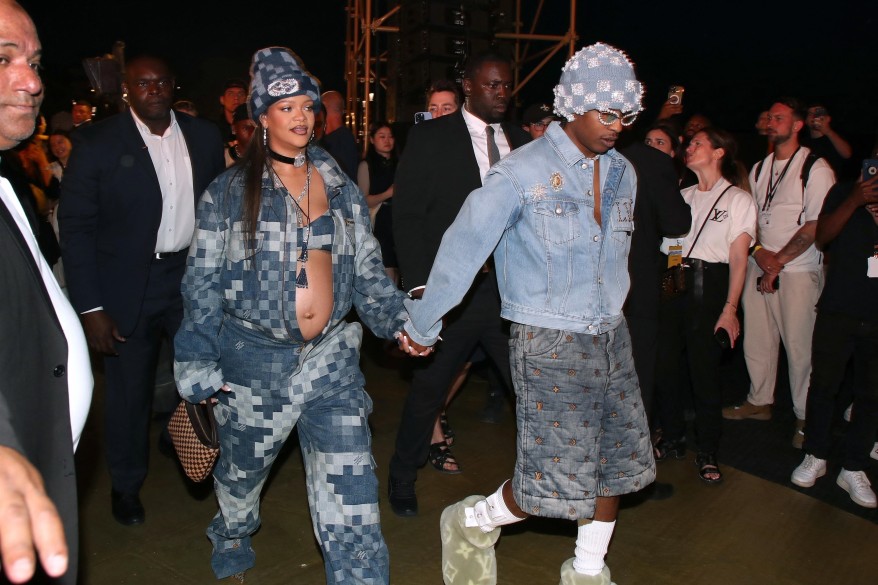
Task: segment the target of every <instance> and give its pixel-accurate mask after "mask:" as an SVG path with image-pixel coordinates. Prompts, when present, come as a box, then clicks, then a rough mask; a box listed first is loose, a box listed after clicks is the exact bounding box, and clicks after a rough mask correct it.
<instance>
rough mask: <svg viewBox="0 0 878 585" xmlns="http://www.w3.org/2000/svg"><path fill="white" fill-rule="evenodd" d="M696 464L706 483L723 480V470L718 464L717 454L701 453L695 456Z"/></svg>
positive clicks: (699, 475)
mask: <svg viewBox="0 0 878 585" xmlns="http://www.w3.org/2000/svg"><path fill="white" fill-rule="evenodd" d="M695 466H696V467H697V468H698V477H700V478H701V480H702V481H704V482H706V483H720V482H721V481H722V480H723V472H722V471H720V470H719V465H717V464H716V455H714V454H713V453H699V454H698V455H697V456H696V457H695Z"/></svg>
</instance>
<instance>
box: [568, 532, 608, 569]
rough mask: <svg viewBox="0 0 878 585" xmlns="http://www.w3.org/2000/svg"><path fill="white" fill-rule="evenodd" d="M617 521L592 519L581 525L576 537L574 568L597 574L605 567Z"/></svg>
mask: <svg viewBox="0 0 878 585" xmlns="http://www.w3.org/2000/svg"><path fill="white" fill-rule="evenodd" d="M615 528H616V521H615V520H613V521H612V522H598V521H596V520H595V521H592V522H589V523H588V524H583V525H582V526H580V527H579V533H578V535H577V537H576V558H575V559H574V560H573V568H574V569H575V570H576V572H577V573H582V574H583V575H597V574H599V573H600V572H601V570H603V568H604V557H605V556H607V548H608V547H609V546H610V538H612V537H613V530H614V529H615Z"/></svg>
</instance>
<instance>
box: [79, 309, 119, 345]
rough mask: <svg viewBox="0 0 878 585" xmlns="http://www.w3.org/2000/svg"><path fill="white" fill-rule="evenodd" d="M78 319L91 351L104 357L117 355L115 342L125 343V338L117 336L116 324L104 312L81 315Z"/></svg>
mask: <svg viewBox="0 0 878 585" xmlns="http://www.w3.org/2000/svg"><path fill="white" fill-rule="evenodd" d="M79 318H80V320H81V321H82V328H83V329H84V330H85V338H86V339H87V340H88V344H89V346H91V348H92V349H94V350H95V351H99V352H101V353H102V354H104V355H119V353H118V352H117V351H116V342H117V341H118V342H119V343H125V338H124V337H122V336H121V335H119V330H118V329H116V323H114V322H113V319H111V318H110V316H109V315H108V314H107V312H106V311H92V312H91V313H83V314H81V315H80V316H79Z"/></svg>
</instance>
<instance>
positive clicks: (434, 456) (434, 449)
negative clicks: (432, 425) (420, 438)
mask: <svg viewBox="0 0 878 585" xmlns="http://www.w3.org/2000/svg"><path fill="white" fill-rule="evenodd" d="M428 459H429V461H430V465H432V466H433V467H435V468H436V471H438V472H440V473H446V474H448V475H457V474H458V473H460V465H459V464H458V463H457V459H455V458H454V453H452V452H451V449H449V448H448V443H446V442H445V441H441V442H439V443H433V444H432V445H430V455H429V456H428ZM449 465H451V466H452V468H451V469H449V468H448V467H447V466H449Z"/></svg>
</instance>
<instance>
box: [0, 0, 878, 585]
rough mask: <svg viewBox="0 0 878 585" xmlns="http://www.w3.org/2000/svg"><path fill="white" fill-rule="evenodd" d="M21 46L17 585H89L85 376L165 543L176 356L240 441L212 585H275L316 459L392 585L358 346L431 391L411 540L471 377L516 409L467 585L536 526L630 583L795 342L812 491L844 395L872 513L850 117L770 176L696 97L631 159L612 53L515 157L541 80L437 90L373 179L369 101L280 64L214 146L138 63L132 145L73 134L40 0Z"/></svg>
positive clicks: (865, 253)
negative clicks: (51, 86)
mask: <svg viewBox="0 0 878 585" xmlns="http://www.w3.org/2000/svg"><path fill="white" fill-rule="evenodd" d="M0 45H2V47H3V48H2V50H3V51H5V52H6V56H5V59H6V65H5V67H4V68H2V69H0V99H2V100H3V101H4V103H10V104H16V105H15V107H14V108H6V109H4V110H2V111H0V149H2V150H3V153H2V156H0V161H2V163H0V170H2V172H3V177H2V178H0V196H2V202H3V205H0V218H2V221H0V239H2V240H3V241H4V246H5V247H4V249H6V250H7V251H8V252H7V254H5V255H4V258H3V260H2V261H0V274H3V277H4V283H8V291H7V292H8V294H7V297H6V298H7V302H6V303H4V304H3V309H2V310H3V315H2V319H0V327H2V330H3V332H4V333H6V336H5V338H6V339H11V338H13V337H14V338H16V339H18V340H20V341H19V342H18V343H14V344H10V343H5V344H3V348H2V350H0V373H2V375H3V377H4V379H6V380H10V382H9V384H4V385H3V387H2V388H3V389H2V393H0V465H2V467H3V470H4V473H3V474H2V475H3V477H2V481H0V542H2V543H3V546H2V566H3V568H4V570H5V572H6V575H7V577H8V579H9V580H10V581H12V582H16V583H18V582H25V581H27V580H29V579H30V578H31V576H32V575H34V574H35V573H36V574H38V575H42V576H44V577H48V578H50V579H58V581H57V582H64V583H75V582H76V578H77V565H76V556H77V536H76V532H77V514H76V492H75V481H74V479H75V475H74V464H73V451H74V449H75V446H76V444H77V443H78V440H79V436H80V434H81V432H82V429H83V426H84V422H85V417H86V415H87V412H88V408H89V404H90V401H91V392H92V385H93V378H92V371H91V363H90V357H89V349H90V350H91V357H92V359H100V360H102V361H103V369H104V372H105V388H104V392H103V396H104V410H105V420H104V429H105V434H104V436H105V439H106V441H105V443H106V444H105V451H106V456H107V462H106V463H107V467H108V469H109V474H110V478H111V483H112V490H111V494H110V511H111V513H112V515H113V517H114V518H115V519H116V520H117V521H118V522H119V523H121V524H123V525H135V524H141V523H143V522H145V521H146V511H145V509H144V507H143V504H142V502H141V500H140V496H139V494H140V491H141V489H142V486H143V484H144V482H145V481H146V480H147V462H148V457H149V452H150V446H149V429H150V424H151V421H152V420H153V414H154V413H153V395H154V384H153V380H154V378H155V371H156V367H157V363H158V361H159V350H160V346H161V343H162V340H163V339H171V340H172V345H173V352H172V353H173V362H174V374H175V379H176V386H177V390H178V392H179V395H180V397H181V398H182V399H183V400H186V401H189V402H192V403H206V404H210V405H212V409H213V413H214V415H215V418H216V421H217V425H218V433H219V441H220V446H221V447H220V454H219V459H218V462H217V464H216V467H215V468H214V470H213V480H214V490H215V494H216V499H217V503H218V511H217V513H216V515H215V516H214V518H213V519H212V521H210V523H209V525H208V527H207V537H208V539H209V541H210V543H211V545H212V553H211V556H210V566H211V568H212V569H213V572H214V574H215V576H216V577H217V579H225V578H231V579H233V580H236V581H238V582H244V581H245V578H246V573H247V571H249V570H251V569H253V568H254V567H255V565H256V561H255V552H254V546H253V536H254V533H255V532H256V531H257V529H258V528H259V526H260V523H261V513H260V497H261V492H262V489H263V486H264V484H265V480H266V478H267V476H268V473H269V471H270V470H271V467H272V465H273V464H274V462H275V460H276V458H277V455H278V453H279V452H280V450H281V448H282V447H283V445H284V444H285V442H286V441H287V439H288V438H289V436H290V435H291V433H292V432H293V430H294V429H295V430H296V431H297V433H298V437H299V443H300V447H301V450H302V454H303V459H304V462H305V471H306V483H307V493H308V502H309V508H310V512H311V516H312V522H313V526H314V533H315V536H316V538H317V540H318V542H319V544H320V546H321V550H322V553H323V557H324V562H325V569H326V579H327V582H328V583H363V584H366V583H368V584H382V583H383V584H386V583H388V582H389V579H390V577H389V575H390V567H391V564H390V554H389V551H388V548H387V545H386V544H385V541H384V537H383V534H382V530H381V522H380V513H379V479H378V477H377V475H376V473H375V467H376V466H375V461H374V458H373V455H372V448H371V436H370V432H369V425H368V418H369V415H370V413H371V411H372V401H371V398H370V397H369V395H368V394H367V393H366V391H365V386H366V380H365V377H364V375H363V372H362V371H361V369H360V365H359V363H360V347H361V344H362V339H363V326H364V325H365V326H366V327H368V328H369V329H370V330H371V331H372V333H374V334H375V335H377V336H379V337H382V338H385V339H387V340H395V343H396V344H397V345H398V349H399V351H401V352H403V353H405V354H408V355H410V356H412V357H414V358H417V359H416V361H415V362H414V363H413V375H412V380H411V389H410V391H409V393H408V395H407V396H406V400H405V404H404V405H403V409H402V416H401V419H400V423H399V426H398V431H397V437H396V442H395V447H394V452H393V455H392V457H391V459H390V461H389V472H388V477H387V483H386V489H387V492H388V499H389V504H390V508H391V510H392V511H393V512H394V513H395V514H397V515H399V516H403V517H406V516H415V515H418V514H419V506H418V498H417V492H416V487H415V486H416V481H417V477H418V470H419V469H420V468H421V467H422V466H424V465H425V464H426V463H428V462H429V463H430V464H431V466H432V467H434V468H435V469H436V470H438V471H440V472H443V473H460V472H461V471H462V467H461V465H460V464H459V462H458V461H457V459H456V458H455V457H454V454H453V453H452V451H451V446H452V445H453V443H454V440H455V433H454V430H453V428H452V427H451V425H450V424H449V417H448V409H449V407H450V406H451V404H452V401H453V398H454V396H455V394H456V393H457V392H458V391H459V390H460V388H461V386H462V385H463V382H464V380H465V378H466V377H467V375H468V374H469V372H470V371H471V370H472V364H473V363H482V362H484V364H483V365H484V368H483V369H484V370H485V371H486V372H487V374H488V377H489V380H490V391H489V394H488V396H487V401H486V407H485V411H484V412H483V414H482V416H483V419H484V420H496V416H497V414H498V412H499V409H500V408H502V406H499V405H502V404H503V403H504V401H505V400H506V399H507V396H509V395H511V394H513V393H514V395H515V397H516V407H515V420H516V425H517V429H518V434H517V440H516V445H515V449H516V461H515V465H514V468H513V469H510V470H509V477H510V478H509V479H508V480H507V481H505V482H503V483H502V484H501V485H500V486H498V487H496V488H495V489H494V491H493V492H491V494H490V495H489V496H487V497H484V496H470V497H467V498H465V499H463V500H462V501H460V502H457V503H454V504H452V505H450V506H448V507H447V508H446V509H445V510H444V511H443V513H442V515H441V519H440V533H441V551H442V573H443V579H444V581H445V583H448V584H462V583H480V584H485V585H489V584H494V583H497V563H496V558H495V555H494V545H495V544H496V542H497V540H498V538H499V536H500V531H501V527H502V526H505V525H509V524H512V523H516V522H521V521H523V520H525V519H526V518H528V517H529V516H542V517H549V518H557V519H564V520H567V521H573V522H575V523H576V525H577V538H576V542H575V545H574V546H572V547H571V548H572V549H573V557H572V558H570V559H569V560H568V561H566V562H565V563H564V564H563V565H562V567H561V568H560V578H561V584H562V585H587V584H589V585H590V584H595V585H597V584H600V585H609V584H610V583H611V577H610V570H609V568H608V567H607V565H606V563H605V560H604V559H605V556H606V553H607V550H608V547H609V544H610V540H611V538H612V535H613V533H614V531H615V529H616V518H617V514H618V509H619V502H620V497H621V496H623V495H625V494H630V493H635V492H644V493H645V494H648V495H651V496H652V497H656V498H662V497H669V496H671V495H672V493H673V487H672V486H668V485H665V484H660V483H656V482H655V477H656V462H662V461H665V460H667V459H668V458H683V457H684V456H685V454H686V452H687V449H688V448H689V443H690V437H694V441H691V442H692V443H694V444H693V447H694V450H695V453H696V456H695V462H696V471H697V476H698V478H699V479H700V480H702V481H703V482H705V483H706V484H719V483H721V482H722V481H723V473H722V470H721V467H720V463H721V459H722V457H721V449H720V440H721V431H722V424H723V419H728V420H742V419H755V420H763V421H764V420H769V419H770V418H771V417H772V415H773V413H772V404H773V403H774V394H775V381H776V379H777V369H778V362H779V351H780V347H781V344H782V345H783V348H784V350H785V352H786V358H787V363H788V366H789V373H788V377H789V382H790V389H791V394H792V402H793V411H794V413H795V417H796V423H795V428H792V429H791V431H792V440H791V446H792V447H794V448H797V449H801V450H802V452H803V460H802V463H801V464H800V465H799V466H798V467H796V468H795V469H791V470H790V472H791V477H790V480H791V482H792V483H793V484H795V485H797V486H800V487H803V488H808V487H811V486H813V485H814V484H815V482H816V481H817V480H818V479H819V478H820V477H821V476H823V475H825V474H826V473H827V467H828V464H827V458H828V457H829V454H830V452H831V446H832V433H831V428H832V425H833V424H834V422H836V421H835V420H834V417H833V413H835V412H836V410H837V408H836V406H838V404H837V402H838V399H839V396H844V397H845V400H846V401H848V402H849V408H848V413H847V414H846V417H847V418H848V419H849V424H848V425H847V427H846V442H845V445H846V447H845V455H844V460H843V461H841V462H840V463H841V464H842V467H841V471H840V473H839V475H838V476H837V479H836V482H837V484H838V485H839V486H840V488H841V489H844V490H846V491H847V492H848V493H849V495H850V497H851V499H852V500H853V501H854V502H855V503H856V504H858V505H860V506H864V507H867V508H875V507H876V506H878V503H876V496H875V493H874V491H873V490H872V489H871V485H870V483H869V479H868V477H867V476H866V473H865V469H866V468H867V467H868V465H869V460H870V455H871V458H873V459H878V442H876V433H878V308H876V305H875V299H876V298H878V161H876V160H874V159H875V158H878V152H874V151H873V152H872V153H871V156H872V159H871V160H867V161H866V162H865V164H864V167H863V173H862V176H860V177H858V178H857V179H855V180H848V176H847V169H849V168H850V164H849V161H850V159H851V158H852V156H853V149H852V148H851V146H850V145H849V144H848V142H847V141H846V140H845V139H844V138H843V137H842V136H841V135H839V133H838V132H837V131H836V129H835V128H834V126H833V124H832V118H831V116H830V115H829V111H828V109H827V108H826V106H825V105H823V104H821V103H814V104H812V105H810V106H809V107H806V106H805V105H803V104H802V103H801V102H799V101H798V100H796V99H794V98H786V97H783V98H776V99H774V101H772V102H771V103H770V104H769V108H768V109H767V110H766V111H765V112H763V113H762V114H760V116H759V118H758V120H757V124H756V130H757V132H758V133H759V134H760V135H762V136H764V137H765V138H766V143H765V146H766V156H765V157H764V158H763V159H762V160H759V161H758V162H756V163H755V164H754V165H753V166H752V168H750V169H749V171H748V169H746V168H745V167H744V166H743V165H742V163H741V162H740V161H739V159H738V148H737V144H736V141H735V138H734V137H733V136H732V135H731V134H730V133H729V132H726V131H724V130H723V129H721V128H718V127H716V126H715V125H713V124H712V123H711V121H710V120H709V119H708V118H707V117H706V116H705V115H704V114H701V113H696V114H694V115H691V116H688V117H686V118H685V119H684V115H683V109H682V104H681V100H680V99H679V97H680V95H681V94H679V93H677V94H675V95H676V98H678V99H669V100H668V102H667V103H665V105H664V107H663V108H662V110H661V112H660V113H659V115H658V117H657V119H656V120H654V121H653V122H652V123H651V124H650V125H649V126H648V127H647V128H646V130H645V131H644V132H643V133H642V134H643V136H642V140H634V141H632V143H631V144H630V145H628V146H626V147H625V148H621V143H620V136H621V135H622V133H623V132H625V131H626V130H627V129H628V128H629V127H631V126H632V125H633V124H634V123H635V121H636V120H637V119H638V117H640V116H641V113H642V110H643V104H642V101H643V91H644V88H643V86H642V84H641V83H640V81H638V79H637V76H636V73H635V69H634V64H633V63H632V62H631V61H630V60H629V59H628V57H627V56H626V55H625V53H624V52H622V51H620V50H619V49H617V48H615V47H612V46H609V45H606V44H603V43H596V44H593V45H589V46H586V47H584V48H582V49H581V50H579V51H578V52H577V53H576V54H574V55H573V56H572V57H571V58H570V59H569V60H568V61H567V62H566V64H565V65H564V67H563V69H562V71H561V73H560V79H559V81H558V83H557V85H556V86H555V88H554V101H553V103H552V104H547V103H536V104H532V105H530V106H529V107H528V108H526V109H525V110H524V112H523V115H522V116H521V119H520V122H519V123H513V122H511V121H510V117H511V116H510V115H509V113H510V112H509V109H510V102H511V99H512V97H513V96H512V88H513V75H512V71H513V68H512V63H511V61H510V59H509V58H508V57H507V56H505V55H503V54H502V53H499V52H495V51H493V50H491V51H486V52H483V53H479V54H476V55H472V56H470V58H469V59H468V61H467V63H466V68H465V71H464V72H463V75H462V82H461V83H460V84H459V85H458V84H457V83H455V82H452V81H449V80H436V81H435V83H434V84H433V86H432V87H431V88H430V89H429V90H428V92H427V95H426V99H425V105H424V110H425V111H426V112H429V114H430V116H427V117H428V118H430V119H428V120H425V121H423V122H421V123H419V124H417V125H415V126H414V127H413V128H411V129H410V130H409V131H408V133H407V137H406V140H405V147H404V149H400V148H399V142H400V141H398V140H396V139H395V138H396V137H395V132H397V131H398V129H399V126H398V125H396V124H391V123H389V122H387V121H379V122H376V123H375V124H373V126H372V127H371V128H370V129H369V130H368V133H367V134H366V135H365V136H364V141H367V143H368V148H367V150H366V155H365V157H363V158H362V160H358V159H359V158H360V157H359V156H358V152H359V148H358V146H357V141H356V137H355V136H354V134H353V133H352V132H351V130H350V129H349V128H348V127H347V126H346V125H345V123H344V120H345V116H344V114H345V112H344V103H345V102H344V98H343V96H342V95H341V94H340V93H338V92H336V91H322V88H321V87H320V83H319V81H318V80H317V78H316V77H315V76H314V75H312V74H311V73H310V72H309V71H308V69H307V67H306V65H305V64H304V63H303V62H302V60H301V59H300V58H299V57H298V56H297V55H296V54H295V53H294V52H292V51H291V50H290V49H287V48H285V47H267V48H264V49H261V50H259V51H257V52H256V53H255V54H254V55H253V57H252V61H251V68H250V80H249V82H247V81H244V80H241V79H232V80H230V81H229V82H227V83H226V84H225V86H224V87H223V88H222V93H221V94H220V96H219V104H220V105H221V107H222V111H221V112H220V116H219V118H218V119H217V121H216V122H211V121H208V120H206V119H204V118H201V117H199V116H198V111H197V109H196V108H195V105H194V104H193V103H192V102H190V101H189V100H177V101H175V96H174V88H175V85H176V83H175V78H174V74H173V71H172V69H171V67H170V65H169V63H167V62H166V61H165V60H163V59H161V58H159V57H157V56H154V55H148V54H141V55H134V56H132V57H131V58H129V59H128V60H127V63H126V67H125V71H124V77H123V83H122V90H123V92H124V95H125V101H126V103H127V107H126V108H125V109H124V110H123V111H121V112H119V113H118V114H115V115H112V116H109V117H107V118H106V119H103V120H98V121H94V120H92V107H91V104H89V103H88V102H86V101H84V100H76V101H74V102H73V104H72V107H71V110H70V112H69V113H67V112H65V113H62V114H64V115H55V116H52V118H51V126H50V127H49V128H47V125H46V123H45V118H43V117H42V116H41V115H40V113H39V107H40V104H41V102H42V99H43V95H44V88H43V86H42V83H41V81H40V78H39V75H38V72H39V66H40V55H41V51H40V44H39V39H38V35H37V31H36V30H35V28H34V25H33V23H32V21H31V20H30V18H29V17H28V15H27V13H26V12H25V11H24V10H23V9H22V8H21V7H20V6H19V5H18V4H17V3H15V2H14V1H13V0H0ZM41 122H42V125H40V123H41ZM617 146H619V148H617ZM400 150H401V152H400ZM837 177H842V178H844V179H845V180H841V181H837ZM401 242H405V243H406V245H397V244H398V243H401ZM10 251H11V252H10ZM781 283H782V286H781ZM352 310H353V311H355V312H356V315H357V318H356V319H352V318H350V313H351V311H352ZM25 331H27V333H24V332H25ZM440 334H441V337H440ZM659 334H661V343H659ZM440 341H441V342H440ZM437 343H438V345H437ZM741 349H742V350H743V354H744V362H745V363H746V370H747V374H748V375H749V379H750V383H751V387H750V392H749V394H748V395H747V398H746V400H745V401H744V402H743V403H741V404H737V405H731V406H726V405H724V404H723V397H722V393H721V386H722V384H721V381H720V379H719V376H720V372H721V369H720V362H721V361H722V359H723V356H724V355H726V352H730V351H741ZM843 387H844V391H843V392H842V389H843ZM7 388H25V389H27V390H28V392H25V393H22V392H9V391H7ZM690 404H691V408H692V410H693V411H694V425H693V427H694V428H693V429H692V430H691V431H692V432H690V430H689V429H688V428H687V424H686V414H687V413H686V410H687V408H689V405H690ZM724 406H725V408H724ZM842 406H847V404H844V405H842ZM158 414H159V418H160V419H162V418H164V420H167V417H168V416H170V412H165V413H158ZM36 420H40V421H43V422H46V423H47V424H46V425H42V424H41V425H39V427H40V428H35V427H36V425H34V422H35V421H36ZM731 424H734V423H731ZM44 426H45V428H43V427H44ZM163 439H165V437H164V436H163ZM12 509H16V510H24V511H26V513H25V514H21V513H19V514H9V513H8V511H9V510H12ZM35 551H36V554H37V555H38V557H39V562H37V560H36V558H35Z"/></svg>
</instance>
